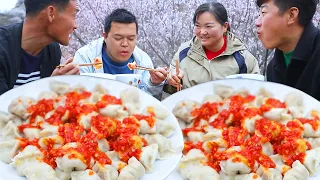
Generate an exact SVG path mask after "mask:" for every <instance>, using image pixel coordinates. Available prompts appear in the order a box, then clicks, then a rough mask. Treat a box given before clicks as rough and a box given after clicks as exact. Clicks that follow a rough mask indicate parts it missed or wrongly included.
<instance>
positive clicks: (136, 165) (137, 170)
mask: <svg viewBox="0 0 320 180" xmlns="http://www.w3.org/2000/svg"><path fill="white" fill-rule="evenodd" d="M144 174H145V168H144V167H143V165H142V164H141V163H140V162H139V161H138V160H137V159H136V158H135V157H131V158H130V159H129V161H128V165H127V166H126V167H124V168H123V169H122V170H121V172H120V174H119V178H118V180H129V179H132V180H133V179H135V180H138V179H140V178H141V177H142V176H143V175H144Z"/></svg>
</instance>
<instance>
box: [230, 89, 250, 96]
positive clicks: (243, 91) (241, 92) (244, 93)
mask: <svg viewBox="0 0 320 180" xmlns="http://www.w3.org/2000/svg"><path fill="white" fill-rule="evenodd" d="M248 94H249V90H248V89H247V88H244V87H242V88H240V89H238V90H236V91H235V92H234V93H233V96H236V95H240V96H241V97H246V96H247V95H248Z"/></svg>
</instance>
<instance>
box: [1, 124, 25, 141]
mask: <svg viewBox="0 0 320 180" xmlns="http://www.w3.org/2000/svg"><path fill="white" fill-rule="evenodd" d="M21 137H22V134H21V133H20V132H19V130H18V127H17V126H16V125H14V124H13V122H12V121H9V122H8V124H7V125H6V127H5V128H4V129H3V131H2V138H3V139H4V140H9V139H15V138H21Z"/></svg>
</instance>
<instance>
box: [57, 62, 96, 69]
mask: <svg viewBox="0 0 320 180" xmlns="http://www.w3.org/2000/svg"><path fill="white" fill-rule="evenodd" d="M100 64H102V62H101V63H88V64H77V65H78V66H94V65H100ZM65 66H66V64H60V65H59V66H57V67H56V68H62V67H65Z"/></svg>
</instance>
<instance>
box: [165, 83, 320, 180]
mask: <svg viewBox="0 0 320 180" xmlns="http://www.w3.org/2000/svg"><path fill="white" fill-rule="evenodd" d="M216 84H222V85H227V86H231V87H233V88H234V89H235V90H237V89H240V88H247V89H248V90H249V91H250V93H252V94H255V93H256V92H258V90H259V89H260V88H262V87H263V88H265V89H267V90H268V91H269V92H271V93H272V94H273V95H274V97H275V98H277V99H280V100H284V98H285V96H286V95H287V94H288V93H290V92H298V93H300V94H301V95H302V97H303V103H304V106H305V111H304V112H305V113H307V112H308V111H309V110H311V109H319V108H320V102H319V101H317V100H316V99H314V98H313V97H311V96H310V95H308V94H306V93H304V92H302V91H300V90H297V89H294V88H292V87H289V86H285V85H282V84H277V83H272V82H264V81H257V80H248V79H225V80H218V81H211V82H207V83H203V84H200V85H197V86H194V87H191V88H188V89H185V90H182V91H180V92H178V93H175V94H173V95H171V96H169V97H167V98H166V99H164V100H163V101H162V103H163V104H164V105H165V106H167V107H168V108H169V109H170V110H171V111H172V110H173V108H174V106H175V105H176V104H177V103H178V102H180V101H182V100H184V99H191V100H195V101H198V102H201V101H202V100H203V98H204V97H205V96H206V95H210V94H213V92H214V85H216ZM319 171H320V169H318V174H319ZM316 179H320V175H317V176H316V177H310V178H309V180H316ZM166 180H182V178H181V176H180V174H179V173H178V171H176V170H175V171H173V172H172V173H171V174H170V176H169V177H168V178H166Z"/></svg>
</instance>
